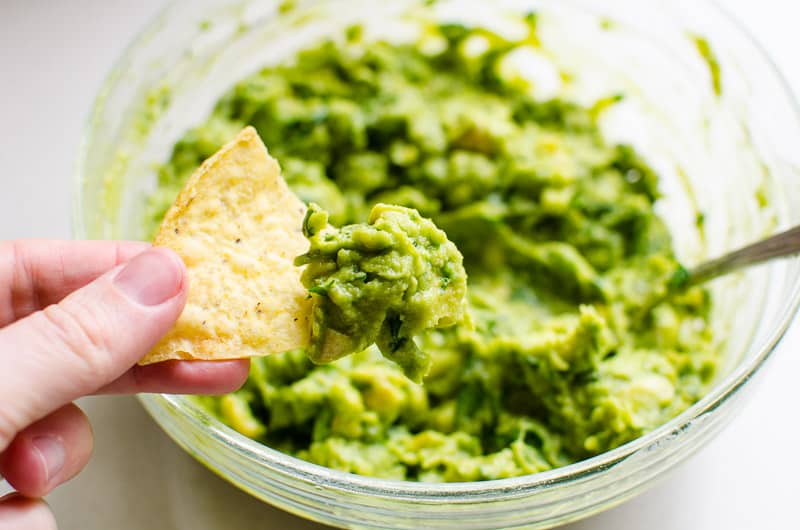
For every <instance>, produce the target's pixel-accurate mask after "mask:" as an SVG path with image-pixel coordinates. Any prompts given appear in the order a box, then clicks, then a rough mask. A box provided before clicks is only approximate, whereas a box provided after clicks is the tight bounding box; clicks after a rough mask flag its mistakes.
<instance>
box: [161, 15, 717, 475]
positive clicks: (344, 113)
mask: <svg viewBox="0 0 800 530" xmlns="http://www.w3.org/2000/svg"><path fill="white" fill-rule="evenodd" d="M361 35H362V32H360V31H355V30H351V31H348V32H346V36H343V37H342V38H341V39H339V40H333V41H328V42H323V43H321V44H319V45H317V46H315V47H313V48H311V49H307V50H305V51H303V52H301V53H300V54H299V55H298V56H297V57H296V59H295V60H294V61H292V62H288V63H286V64H282V65H278V66H270V67H267V68H264V69H263V70H261V71H260V72H257V73H255V74H254V75H252V76H250V77H248V78H246V79H243V80H241V81H239V82H238V83H236V84H235V85H234V86H233V87H232V88H231V89H230V91H229V92H228V93H227V94H226V95H225V96H224V97H222V99H221V100H220V101H219V102H218V104H217V105H216V107H215V109H214V110H213V112H212V114H211V115H210V117H209V118H208V119H207V121H206V122H205V123H203V124H202V125H200V126H198V127H196V128H195V129H193V130H191V131H189V132H188V133H187V134H186V135H185V136H184V137H183V138H182V139H181V140H180V141H179V142H178V143H177V144H176V145H175V148H174V151H173V154H172V157H171V159H170V160H169V162H168V163H166V164H165V165H164V166H163V167H162V168H161V170H160V174H159V190H158V191H157V192H156V193H155V194H154V195H153V196H152V198H151V201H150V207H151V210H150V214H151V215H150V219H151V220H150V221H149V222H150V223H151V224H153V225H154V224H156V223H157V222H158V221H160V219H161V217H162V216H163V213H164V210H165V209H166V207H167V206H168V205H169V204H170V203H171V202H172V200H173V198H174V196H175V194H176V193H177V191H178V189H179V188H180V186H181V185H182V183H183V181H184V180H185V179H186V177H187V176H188V175H189V174H190V173H191V172H192V171H193V170H194V169H195V167H196V166H197V165H199V164H200V163H201V162H202V160H203V159H204V158H206V157H208V156H209V155H211V154H212V153H213V152H214V151H215V150H216V149H217V148H218V147H219V146H220V145H222V144H223V143H224V142H225V141H227V140H228V139H229V138H231V137H232V136H234V135H235V133H236V132H237V131H239V130H240V129H241V128H242V127H243V126H244V125H246V124H252V125H253V126H255V127H256V128H257V129H258V132H259V133H260V135H261V136H262V138H263V139H264V140H265V142H266V144H267V145H268V146H269V147H270V152H271V153H272V154H273V155H274V156H276V158H278V160H280V162H281V165H282V167H283V172H284V176H285V177H286V179H287V181H288V183H289V185H290V186H291V188H292V189H293V190H294V191H295V192H296V193H297V194H298V195H299V196H300V197H301V198H302V199H303V200H305V201H307V202H309V203H311V202H314V203H318V204H319V205H320V207H321V208H324V209H325V210H326V211H327V212H329V217H328V219H327V221H328V222H329V223H330V224H331V225H332V226H333V227H342V226H344V225H348V224H353V223H365V222H368V221H369V220H370V212H371V211H372V212H373V214H372V219H373V220H376V222H375V223H374V224H372V225H370V224H367V225H363V224H362V225H359V226H360V227H361V228H359V230H363V231H364V233H365V234H367V238H366V241H362V242H360V243H359V244H358V245H356V248H354V249H353V250H354V252H353V253H352V254H350V253H348V254H347V255H348V256H351V255H352V259H353V261H352V267H345V268H343V269H342V270H341V271H340V272H332V273H329V272H328V269H327V268H326V267H327V263H330V260H331V259H332V258H331V255H330V253H329V252H328V250H329V249H330V248H333V249H338V248H345V247H347V246H348V245H350V244H351V243H350V241H351V240H354V236H355V233H354V231H353V230H352V229H348V228H341V229H337V228H332V229H331V232H330V234H332V237H333V238H334V240H333V242H327V241H325V240H324V239H325V238H324V237H321V236H320V234H322V233H323V232H322V231H319V228H320V227H321V226H322V225H324V224H325V223H324V222H323V218H324V214H322V213H320V212H318V211H317V210H316V209H314V208H312V210H311V212H312V213H311V214H310V216H309V219H308V222H307V227H306V230H307V232H308V234H309V235H310V238H311V241H312V250H311V251H310V252H309V254H308V255H306V256H305V257H303V258H300V259H301V262H308V263H309V268H308V272H307V274H306V281H308V282H309V285H312V290H314V291H316V292H317V296H320V297H321V298H322V300H323V303H324V304H333V305H337V297H338V296H339V292H338V291H339V290H342V291H346V290H347V289H349V288H350V287H351V286H353V285H358V282H360V281H362V279H363V281H364V282H365V283H364V285H363V286H359V287H358V288H357V289H356V292H355V293H353V295H346V296H344V297H343V298H342V299H341V303H340V305H337V307H336V309H335V310H333V311H326V314H330V315H334V316H332V317H329V318H323V319H321V321H320V322H318V325H319V326H320V329H323V328H325V327H326V326H327V328H328V329H332V330H336V331H339V332H341V331H344V332H345V333H349V332H350V331H349V330H351V329H352V328H351V326H357V327H359V328H361V327H363V328H364V329H367V330H369V331H368V332H366V333H365V336H370V337H372V336H374V337H375V338H376V341H377V343H378V348H376V347H375V346H372V347H369V348H366V349H365V350H364V351H362V352H359V353H356V354H355V355H352V356H348V357H344V358H342V359H339V360H337V361H335V362H333V363H330V364H324V365H316V364H314V363H313V362H312V361H311V360H310V359H309V357H308V355H307V354H306V352H304V351H293V352H287V353H285V354H282V355H276V356H271V357H266V358H261V359H254V360H253V363H252V371H251V374H250V378H249V381H248V382H247V384H246V385H245V387H244V388H242V389H241V390H240V391H238V392H236V393H233V394H230V395H227V396H224V397H222V398H201V401H202V402H203V403H204V405H205V406H206V407H207V408H208V410H210V411H211V412H212V413H214V414H215V415H217V416H218V417H220V418H221V419H222V420H223V421H224V422H226V423H228V424H229V425H231V426H232V427H233V428H235V429H237V430H239V431H241V432H243V433H244V434H246V435H248V436H251V437H253V438H256V439H258V440H260V441H262V442H263V443H265V444H268V445H270V446H272V447H274V448H277V449H279V450H281V451H284V452H287V453H290V454H293V455H297V456H299V457H300V458H303V459H306V460H309V461H311V462H315V463H318V464H321V465H324V466H329V467H332V468H336V469H340V470H344V471H350V472H354V473H360V474H364V475H372V476H378V477H386V478H394V479H405V480H424V481H471V480H484V479H496V478H503V477H511V476H517V475H522V474H527V473H535V472H538V471H543V470H546V469H551V468H553V467H557V466H562V465H565V464H568V463H570V462H575V461H577V460H581V459H584V458H587V457H589V456H592V455H595V454H598V453H600V452H603V451H607V450H609V449H612V448H614V447H617V446H618V445H620V444H623V443H625V442H627V441H629V440H632V439H634V438H636V437H638V436H640V435H641V434H643V433H645V432H647V431H648V430H651V429H653V428H655V427H657V426H658V425H660V424H662V423H664V422H665V421H667V420H669V419H670V418H672V417H673V416H675V415H676V414H678V413H680V412H681V411H683V410H684V409H685V408H686V407H688V406H689V405H691V404H692V403H694V402H695V401H696V400H698V399H699V398H700V397H701V396H702V395H703V394H704V392H705V391H706V389H707V388H708V385H709V383H710V382H711V380H712V378H713V376H714V373H715V367H716V364H717V352H716V351H715V349H714V348H713V346H712V344H713V342H712V336H711V330H710V327H709V326H708V310H709V303H710V301H709V298H708V295H707V292H706V291H705V290H703V289H701V288H698V287H692V288H688V289H685V290H683V291H681V292H680V293H678V294H674V295H672V296H666V295H667V292H668V289H669V285H670V281H671V279H672V278H673V276H674V274H675V271H676V269H677V267H678V265H677V263H676V261H675V258H674V255H673V249H672V242H671V237H670V234H669V232H668V230H667V229H666V227H665V225H664V223H663V222H662V221H661V219H659V217H658V216H657V215H656V213H655V211H654V203H655V202H656V200H657V198H658V177H657V175H656V174H655V173H654V172H653V170H652V169H651V168H650V167H648V165H647V164H646V163H645V162H644V161H643V160H642V159H641V158H640V156H639V155H638V154H637V153H636V151H635V150H634V149H632V148H631V147H630V146H626V145H617V144H613V143H609V142H607V141H606V140H605V139H604V138H603V136H602V135H601V134H600V132H599V130H598V127H597V124H596V120H597V118H598V116H599V115H600V114H601V113H602V109H603V108H604V107H606V106H608V105H609V104H613V101H615V100H616V98H615V97H611V98H604V99H603V100H601V101H598V102H597V104H595V105H593V106H582V105H579V104H577V103H574V102H571V101H568V100H564V99H549V100H546V101H541V100H538V99H536V97H535V96H536V94H537V91H536V86H535V84H534V83H533V82H532V81H526V80H525V78H524V76H520V75H517V74H515V73H514V72H513V68H512V66H513V61H510V60H509V57H512V54H514V53H515V52H519V50H520V49H523V48H526V47H531V46H535V45H536V40H535V39H533V38H531V36H528V37H526V38H524V39H522V40H520V41H509V40H507V39H506V38H504V37H502V36H500V35H496V34H493V33H491V32H489V31H487V30H485V29H481V28H466V27H462V26H459V25H442V26H439V27H434V28H429V30H427V31H426V33H425V35H424V37H423V40H422V41H420V42H419V43H412V44H393V43H388V42H369V43H365V42H364V41H363V40H362V36H361ZM376 204H393V205H399V206H402V207H405V208H413V209H415V210H416V211H418V212H419V214H420V215H421V216H422V217H424V218H426V219H431V220H432V221H433V222H434V223H435V224H436V226H438V227H440V228H441V229H442V230H443V231H444V232H445V233H446V234H447V239H449V240H450V241H452V242H453V243H454V244H455V245H456V247H457V248H458V251H460V253H461V254H462V255H463V265H464V267H465V269H466V271H467V272H468V273H469V282H468V295H467V300H468V304H467V313H468V315H469V318H468V319H466V321H465V322H460V323H456V324H455V325H453V326H451V327H448V328H446V329H436V330H429V331H426V332H421V333H418V331H419V329H420V327H428V326H427V324H428V323H429V322H432V321H433V320H435V319H436V318H446V317H445V315H450V314H457V312H458V308H457V307H456V305H457V304H455V302H450V301H448V300H455V297H454V298H452V299H451V298H448V296H449V295H447V294H446V290H447V289H463V285H461V283H460V282H463V273H462V272H461V271H459V270H455V269H453V270H452V271H451V273H452V277H451V278H450V280H451V281H452V282H454V283H455V284H456V285H454V284H453V283H451V284H450V285H442V284H440V285H436V282H435V278H437V277H440V276H441V277H442V278H446V277H447V275H448V274H451V273H445V270H444V267H445V266H446V265H445V264H446V263H450V264H451V265H453V266H455V265H456V264H457V263H458V259H457V257H456V256H457V253H456V252H455V249H452V248H449V247H445V246H442V247H439V248H435V242H436V241H444V236H443V235H440V234H439V232H437V231H435V230H434V229H433V227H432V225H431V226H428V225H426V224H421V225H419V230H420V239H419V241H421V247H420V248H418V249H417V250H416V251H418V252H419V254H420V255H422V256H426V255H429V254H430V253H436V254H437V256H436V259H435V260H432V261H431V264H435V267H436V268H437V270H435V271H432V274H430V275H429V277H430V278H432V279H433V280H434V281H432V282H427V284H426V285H417V286H411V285H410V284H408V285H404V286H403V292H402V293H401V292H399V291H398V292H397V293H395V292H392V293H388V292H387V293H386V296H385V297H384V296H383V295H381V294H379V295H378V296H373V293H371V292H370V290H369V289H367V288H362V287H365V286H366V280H367V277H368V276H367V277H365V276H362V275H360V273H362V272H363V273H367V274H368V273H369V271H368V269H370V268H372V267H373V265H374V266H375V270H376V271H377V273H378V274H377V275H376V278H381V277H383V276H382V275H384V274H386V273H389V272H390V271H392V272H394V270H395V269H394V268H393V266H392V265H391V264H382V263H380V260H376V259H375V258H374V256H372V255H371V253H370V250H369V249H370V245H372V244H373V243H375V242H380V244H383V243H384V242H385V243H386V244H388V245H395V244H403V245H406V244H407V240H406V239H403V238H404V237H405V236H401V237H400V239H393V240H392V242H391V243H390V242H389V241H390V239H392V238H395V237H397V231H396V229H395V228H396V227H395V226H394V224H395V221H394V220H393V219H394V217H393V218H392V219H389V218H388V217H387V216H388V214H390V213H391V214H392V215H399V216H400V217H399V219H403V220H402V222H406V221H408V219H411V217H412V216H413V215H415V214H414V213H412V212H410V211H409V210H404V209H399V208H394V207H387V206H377V207H376V206H375V205H376ZM373 208H377V210H373ZM375 212H377V213H375ZM405 217H407V218H405ZM379 218H386V219H385V220H382V221H381V223H383V222H384V221H385V222H386V223H387V224H386V225H385V226H386V229H385V230H384V229H382V228H381V227H380V226H378V222H377V220H378V219H379ZM404 218H405V219H404ZM397 222H401V221H397ZM383 232H386V233H385V234H382V233H383ZM412 239H413V238H412ZM401 262H402V260H399V261H398V263H397V264H398V265H401ZM384 265H385V266H384ZM406 266H409V267H410V266H412V265H411V264H409V263H406V262H402V266H401V267H399V268H398V269H397V272H398V274H400V275H403V276H404V277H410V276H408V271H407V270H406V268H405V267H406ZM425 276H427V273H426V275H425ZM401 283H402V282H401ZM437 289H444V290H445V292H444V293H442V292H437ZM415 296H419V297H422V298H425V297H428V296H444V297H445V298H444V299H443V300H442V304H441V307H440V308H437V309H438V310H439V311H440V312H439V313H438V314H433V313H432V314H428V313H427V312H425V311H422V312H421V313H418V312H416V311H415V309H414V305H413V304H414V303H416V302H415V301H414V297H415ZM373 307H374V308H375V309H376V310H375V314H374V315H373V314H369V315H368V316H369V318H368V319H365V320H364V321H363V322H359V321H358V320H357V318H354V315H355V314H356V313H360V312H361V311H362V309H363V308H368V309H369V308H373ZM409 311H410V313H409V314H411V315H414V317H413V318H412V322H414V323H413V324H412V325H405V326H404V325H403V324H400V325H398V322H400V321H402V319H398V316H400V315H402V314H404V313H405V312H409ZM334 321H335V322H334ZM418 324H419V325H418ZM422 324H424V325H422ZM358 334H361V331H359V333H358ZM412 336H415V341H416V345H415V346H414V342H412V341H411V340H410V337H412ZM397 345H400V346H401V347H400V350H397V351H395V348H396V347H397ZM403 345H406V346H405V347H404V346H403ZM379 348H380V350H383V352H384V353H386V352H387V351H388V355H389V357H392V356H395V357H396V358H400V359H403V360H402V361H401V363H404V366H405V367H406V369H408V370H409V371H410V372H411V373H412V375H414V374H420V373H422V371H423V370H422V369H421V368H419V367H421V366H423V365H424V363H425V362H427V361H425V360H424V358H425V357H430V370H429V372H428V373H427V375H426V376H425V378H424V383H423V384H417V383H415V382H413V381H411V380H410V379H408V378H407V377H405V375H404V374H403V371H402V369H401V368H400V367H399V366H398V365H396V364H395V363H393V362H390V361H389V360H387V359H386V358H384V357H383V356H382V355H381V354H380V352H379V351H378V350H379ZM398 351H399V352H400V353H399V354H398ZM311 353H312V355H315V353H314V352H313V351H312V352H311ZM417 363H419V364H417Z"/></svg>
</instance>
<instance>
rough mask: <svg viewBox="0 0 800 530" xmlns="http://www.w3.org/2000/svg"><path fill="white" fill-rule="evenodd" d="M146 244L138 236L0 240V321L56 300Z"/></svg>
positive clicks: (5, 321)
mask: <svg viewBox="0 0 800 530" xmlns="http://www.w3.org/2000/svg"><path fill="white" fill-rule="evenodd" d="M149 247H150V244H149V243H145V242H142V241H48V240H20V241H5V242H0V287H2V289H0V327H3V326H6V325H8V324H10V323H11V322H14V321H15V320H19V319H20V318H23V317H26V316H28V315H30V314H31V313H33V312H35V311H38V310H39V309H42V308H44V307H47V306H49V305H51V304H55V303H58V302H60V301H61V300H62V299H63V298H64V297H66V296H67V295H68V294H69V293H71V292H72V291H75V290H76V289H80V288H81V287H83V286H84V285H86V284H88V283H90V282H92V281H93V280H95V279H96V278H98V277H99V276H100V275H102V274H103V273H105V272H106V271H108V270H110V269H113V268H114V267H116V266H117V265H119V264H121V263H124V262H126V261H128V260H130V259H131V258H133V257H134V256H136V255H137V254H139V253H141V252H143V251H144V250H146V249H147V248H149Z"/></svg>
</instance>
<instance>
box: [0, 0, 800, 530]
mask: <svg viewBox="0 0 800 530" xmlns="http://www.w3.org/2000/svg"><path fill="white" fill-rule="evenodd" d="M720 3H721V4H724V5H725V6H727V7H729V8H730V10H731V11H733V12H734V13H735V14H736V15H737V16H738V17H739V18H740V19H741V20H742V21H743V22H744V23H745V25H746V26H747V27H749V28H750V29H751V30H752V32H753V33H754V34H755V35H756V37H757V38H758V39H759V40H760V41H761V42H762V43H763V44H764V46H765V47H766V48H767V50H768V51H769V52H770V53H771V54H772V56H773V57H774V58H775V59H776V61H777V62H778V64H779V65H780V66H781V68H782V69H783V70H784V73H785V74H786V75H787V77H788V78H789V80H790V82H791V83H792V85H793V87H794V89H795V91H796V92H798V91H800V59H798V55H797V50H798V49H800V31H799V30H798V25H797V20H798V19H799V18H800V5H799V4H798V3H797V2H795V1H793V0H759V1H754V0H726V1H722V0H721V1H720ZM161 4H162V1H161V0H136V1H128V0H60V1H59V0H0V184H2V186H0V190H2V191H0V239H12V238H24V237H37V238H69V237H70V221H69V217H70V207H71V194H72V188H73V186H72V182H71V180H72V177H71V175H72V167H73V161H74V157H75V153H76V150H77V147H78V142H79V138H80V135H81V131H82V129H83V125H84V122H85V120H86V116H87V113H88V109H89V107H90V105H91V102H92V100H93V98H94V96H95V93H96V91H97V89H98V87H99V86H100V83H101V81H102V80H103V78H104V76H105V75H106V73H107V72H108V71H109V69H110V68H111V65H112V64H113V62H114V60H115V59H116V58H117V57H118V56H119V54H120V53H121V52H122V50H123V48H124V46H125V45H126V44H127V43H128V41H130V40H131V38H132V37H133V36H134V34H135V33H136V32H137V30H139V29H140V28H142V26H143V25H144V24H145V23H146V21H147V20H148V19H149V18H150V17H151V16H152V15H153V14H154V13H155V12H156V11H157V10H158V8H159V6H160V5H161ZM799 148H800V146H799ZM798 346H800V328H798V326H794V327H793V328H792V330H791V331H790V332H789V334H788V336H787V337H786V339H785V340H784V342H783V344H782V345H781V347H780V348H779V350H778V351H777V353H776V354H775V355H774V356H773V358H772V360H771V361H770V363H769V364H768V365H767V367H766V370H765V371H764V372H762V373H761V375H760V377H759V379H758V383H759V385H758V388H757V389H756V391H755V392H754V393H753V400H752V401H751V402H750V403H749V404H748V406H747V407H746V409H745V410H744V411H743V412H742V414H741V415H740V416H738V417H737V418H736V420H735V421H734V423H733V424H732V425H731V426H730V427H728V428H727V430H725V431H724V432H723V433H722V434H721V435H720V436H719V437H718V438H717V439H715V440H714V441H713V442H712V443H710V444H709V445H708V446H707V447H706V448H705V449H704V450H702V451H701V452H699V453H698V454H697V455H696V456H694V457H693V458H692V459H691V460H690V461H689V462H687V463H685V464H684V465H682V466H681V467H680V468H678V469H677V470H676V471H675V472H674V473H673V474H672V475H670V476H669V477H668V478H667V479H665V480H664V481H663V482H662V483H660V484H659V485H658V486H656V487H655V488H653V489H651V490H650V491H648V492H647V493H645V494H644V495H642V496H640V497H638V498H636V499H634V500H633V501H630V502H628V503H627V504H625V505H623V506H621V507H618V508H615V509H613V510H611V511H609V512H606V513H604V514H601V515H599V516H597V517H594V518H592V519H589V520H586V521H584V522H582V523H579V524H576V525H573V526H572V527H570V528H571V529H572V530H580V529H582V530H586V529H593V530H628V529H644V528H647V529H651V530H691V529H697V530H706V529H708V530H710V529H728V530H738V529H781V528H792V529H796V528H800V515H798V508H799V507H800V486H799V485H798V482H797V479H798V477H800V425H799V423H800V411H799V409H800V353H798V352H797V349H798ZM3 376H7V374H3ZM83 406H84V408H86V409H87V411H88V412H89V415H90V417H91V418H92V420H93V423H94V428H95V436H96V449H95V455H94V458H93V460H92V462H91V464H90V465H89V467H88V469H87V470H86V471H85V472H84V473H83V474H82V475H80V476H79V477H78V478H76V479H75V480H73V481H72V482H71V483H69V484H67V485H65V486H64V487H62V488H61V489H59V490H58V491H57V492H55V493H54V494H52V495H51V496H50V497H49V501H50V503H51V505H52V507H53V509H54V511H55V513H56V515H57V518H58V519H59V522H60V527H61V529H62V530H71V529H76V530H110V529H120V530H125V529H152V530H203V529H206V528H208V529H214V530H217V529H224V530H238V529H240V528H241V529H245V528H246V529H247V530H260V529H278V530H284V529H286V530H292V529H314V528H322V527H320V526H318V525H315V524H312V523H308V522H305V521H303V520H300V519H297V518H294V517H292V516H289V515H287V514H284V513H282V512H279V511H277V510H275V509H273V508H271V507H269V506H266V505H263V504H261V503H259V502H257V501H254V500H253V499H251V498H250V497H248V496H247V495H245V494H243V493H240V492H239V491H237V490H235V489H234V488H232V487H230V486H228V485H227V484H226V483H224V482H223V481H221V480H220V479H218V478H216V477H215V476H213V475H212V474H211V473H210V472H208V471H206V470H205V469H204V468H202V467H201V466H199V465H198V464H196V463H195V462H194V461H192V460H191V459H190V458H189V457H188V456H186V455H185V454H183V453H182V452H181V451H179V450H178V449H177V448H176V447H175V446H174V445H173V444H172V443H171V442H170V441H169V440H168V439H167V438H166V437H165V436H164V435H163V434H162V433H161V432H160V431H159V430H158V429H157V428H156V427H155V426H154V425H153V424H152V422H151V421H150V420H149V418H148V417H147V416H146V414H145V413H144V412H143V411H142V409H141V407H140V406H139V405H138V403H137V402H136V401H135V400H134V399H133V398H129V397H119V398H92V399H89V400H85V401H84V402H83ZM185 484H191V488H192V493H191V494H190V493H188V492H186V491H185V490H186V488H185V486H184V485H185Z"/></svg>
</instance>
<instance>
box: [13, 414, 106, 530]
mask: <svg viewBox="0 0 800 530" xmlns="http://www.w3.org/2000/svg"><path fill="white" fill-rule="evenodd" d="M93 438H94V437H93V434H92V428H91V425H90V424H89V419H88V418H87V417H86V415H85V414H84V413H83V411H82V410H81V409H80V408H78V407H77V406H76V405H75V404H73V403H70V404H68V405H66V406H64V407H61V408H60V409H58V410H56V411H55V412H53V413H51V414H49V415H48V416H46V417H44V418H42V419H41V420H39V421H37V422H35V423H33V424H31V425H29V426H28V427H26V428H25V429H24V430H23V431H22V432H20V433H18V434H17V435H16V436H15V437H14V440H13V441H12V442H11V444H10V445H9V446H8V448H7V449H6V451H4V452H3V453H2V454H0V473H2V475H3V476H4V477H5V478H6V480H8V483H9V484H11V485H12V486H13V487H14V489H16V490H17V491H18V492H20V493H22V494H23V495H26V496H28V497H42V496H44V495H46V494H48V493H50V491H52V490H53V488H55V487H57V486H59V485H60V484H63V483H64V482H66V481H68V480H70V479H71V478H73V477H74V476H75V475H77V474H78V472H80V470H81V469H83V468H84V466H85V465H86V463H87V462H88V461H89V457H90V456H91V454H92V448H93V446H94V441H93ZM0 530H2V528H0Z"/></svg>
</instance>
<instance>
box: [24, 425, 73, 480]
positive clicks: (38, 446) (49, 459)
mask: <svg viewBox="0 0 800 530" xmlns="http://www.w3.org/2000/svg"><path fill="white" fill-rule="evenodd" d="M31 444H32V445H33V449H34V451H36V452H37V453H38V455H39V459H40V460H41V461H42V463H43V464H44V468H45V470H46V472H47V473H46V476H47V482H48V483H49V482H50V479H51V478H53V477H55V476H56V475H57V474H58V472H59V471H61V469H62V468H63V467H64V456H65V454H64V445H63V444H62V443H61V441H60V440H59V439H58V438H54V437H53V436H34V438H33V439H32V440H31Z"/></svg>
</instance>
